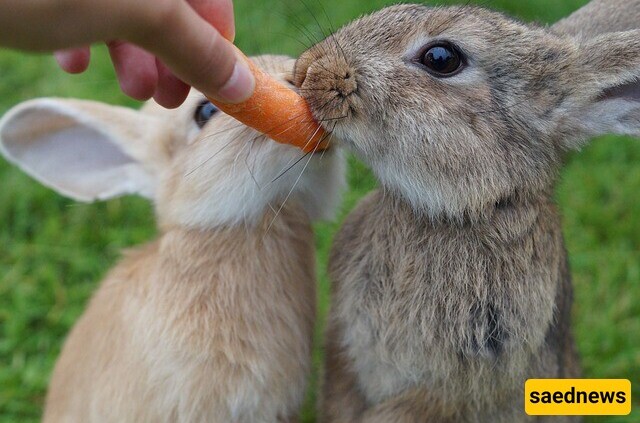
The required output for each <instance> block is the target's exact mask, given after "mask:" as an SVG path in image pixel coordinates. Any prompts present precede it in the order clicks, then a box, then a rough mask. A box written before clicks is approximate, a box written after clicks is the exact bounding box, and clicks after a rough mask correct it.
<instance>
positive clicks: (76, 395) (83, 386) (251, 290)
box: [0, 57, 344, 423]
mask: <svg viewBox="0 0 640 423" xmlns="http://www.w3.org/2000/svg"><path fill="white" fill-rule="evenodd" d="M258 62H259V63H260V64H261V65H262V66H263V67H264V68H265V69H266V70H267V71H269V72H270V73H272V74H273V75H275V76H276V77H277V78H279V79H280V80H281V81H283V82H284V81H285V80H284V78H285V77H286V75H287V74H290V70H291V69H292V67H293V60H292V59H288V58H284V57H262V58H260V59H259V60H258ZM284 83H286V82H284ZM0 137H1V140H2V149H3V152H4V154H5V155H6V157H7V158H9V160H11V161H13V162H15V163H17V164H18V165H19V166H21V167H22V168H23V169H24V170H25V171H26V172H27V173H29V174H31V175H32V176H34V177H35V178H36V179H38V180H39V181H41V182H42V183H44V184H46V185H49V186H51V187H52V188H54V189H56V190H57V191H59V192H61V193H63V194H65V195H68V196H70V197H72V198H75V199H78V200H94V199H101V200H102V199H106V198H111V197H114V196H118V195H123V194H129V193H137V194H141V195H144V196H146V197H149V198H150V199H152V200H153V201H154V203H155V206H156V210H157V217H158V220H159V226H160V231H161V234H160V236H159V238H158V239H157V240H156V241H154V242H152V243H150V244H148V245H146V246H144V247H141V248H137V249H135V250H133V251H130V252H128V253H127V254H126V256H125V258H124V259H123V260H122V262H121V263H119V264H118V265H117V266H116V267H115V268H114V269H113V270H112V271H111V272H110V273H109V275H108V276H107V277H106V279H105V280H104V281H103V282H102V284H101V286H100V288H99V290H98V291H97V293H96V294H95V295H94V297H93V298H92V300H91V302H90V304H89V306H88V308H87V310H86V312H85V313H84V315H83V316H82V317H81V318H80V320H79V321H78V322H77V324H76V325H75V327H74V328H73V330H72V332H71V334H70V335H69V337H68V339H67V341H66V343H65V345H64V348H63V351H62V354H61V356H60V358H59V360H58V362H57V364H56V367H55V371H54V373H53V377H52V380H51V385H50V389H49V393H48V397H47V401H46V410H45V415H44V421H45V422H47V423H53V422H82V423H88V422H118V423H123V422H135V423H142V422H154V423H156V422H171V423H175V422H189V423H195V422H207V423H212V422H213V423H215V422H220V423H247V422H251V423H252V422H256V423H258V422H260V423H275V422H294V421H297V417H296V416H297V414H298V411H299V407H300V405H301V402H302V399H303V396H304V392H305V382H306V379H307V376H308V373H309V370H310V358H311V357H310V354H311V341H312V330H313V324H314V318H315V262H314V260H315V258H314V239H313V234H312V230H311V226H310V219H311V218H317V217H325V216H328V215H329V214H330V212H331V210H332V209H333V208H334V205H336V203H337V201H338V193H339V191H340V189H341V187H342V185H343V173H344V172H343V170H344V169H343V168H344V165H343V161H342V159H341V156H340V154H339V152H338V151H337V150H335V149H334V150H329V151H326V152H325V153H324V154H323V155H322V156H321V155H320V154H318V155H311V156H309V158H305V159H304V160H302V161H300V162H299V163H297V164H295V165H294V163H296V162H297V161H299V159H300V158H301V157H302V155H303V153H302V152H300V151H298V150H297V149H295V148H293V147H289V146H285V145H281V144H276V143H274V142H273V141H270V140H268V139H266V138H265V137H263V136H261V135H259V134H257V133H256V132H254V131H253V130H250V129H248V128H246V127H244V126H242V125H240V124H238V123H237V122H236V121H234V120H233V119H232V118H230V117H228V116H225V115H223V114H222V113H220V112H217V110H216V109H215V107H213V106H212V105H211V103H209V102H208V101H206V100H205V98H204V97H203V96H202V95H199V94H192V95H191V96H190V98H189V100H188V101H187V102H186V103H185V104H184V105H183V106H182V107H180V108H179V109H177V110H171V111H169V110H164V109H162V108H160V107H159V106H157V105H156V104H154V103H151V104H148V105H146V106H145V107H144V108H143V109H142V110H141V111H134V110H130V109H125V108H121V107H112V106H107V105H104V104H99V103H95V102H88V101H79V100H59V99H41V100H35V101H29V102H26V103H24V104H21V105H19V106H17V107H16V108H14V109H13V110H11V111H10V112H9V113H8V114H7V115H6V117H5V118H4V119H3V120H2V123H1V125H0ZM303 168H304V173H303ZM287 169H288V171H287ZM285 201H286V204H285ZM70 230H73V229H72V228H71V229H70ZM95 230H100V228H95Z"/></svg>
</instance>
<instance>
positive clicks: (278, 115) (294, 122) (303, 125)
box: [209, 58, 327, 153]
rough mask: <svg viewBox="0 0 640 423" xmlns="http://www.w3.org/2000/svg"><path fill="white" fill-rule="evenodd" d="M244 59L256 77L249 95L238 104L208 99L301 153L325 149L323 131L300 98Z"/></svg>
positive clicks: (252, 126)
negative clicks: (254, 84)
mask: <svg viewBox="0 0 640 423" xmlns="http://www.w3.org/2000/svg"><path fill="white" fill-rule="evenodd" d="M245 60H246V61H247V63H249V68H250V69H251V72H252V73H253V75H254V77H255V80H256V87H255V91H254V93H253V95H252V96H251V97H249V99H248V100H246V101H244V102H243V103H240V104H227V103H223V102H220V101H219V100H215V99H212V98H210V99H209V100H211V102H212V103H213V104H215V105H216V106H217V107H218V108H219V109H220V110H222V111H223V112H224V113H226V114H228V115H230V116H232V117H234V118H235V119H237V120H238V121H240V122H242V123H244V124H245V125H247V126H249V127H251V128H253V129H256V130H258V131H260V132H262V133H263V134H265V135H267V136H268V137H269V138H271V139H273V140H274V141H277V142H279V143H282V144H289V145H293V146H296V147H298V148H300V149H302V150H303V151H304V152H305V153H308V152H310V151H318V150H323V149H326V148H327V143H326V141H325V139H326V137H327V136H326V132H325V131H324V130H323V129H322V127H321V126H320V125H319V124H318V123H317V122H316V121H315V120H314V118H313V115H312V114H311V110H310V109H309V106H308V105H307V103H306V102H305V101H304V99H303V98H302V97H301V96H300V95H299V94H298V93H296V92H295V91H293V90H292V89H290V88H288V87H285V86H284V85H283V84H281V83H280V82H278V81H276V80H275V79H274V78H273V77H271V76H270V75H268V74H267V73H265V72H264V71H263V70H261V69H260V68H258V67H257V66H256V65H255V64H254V63H253V62H252V61H251V60H249V59H248V58H245Z"/></svg>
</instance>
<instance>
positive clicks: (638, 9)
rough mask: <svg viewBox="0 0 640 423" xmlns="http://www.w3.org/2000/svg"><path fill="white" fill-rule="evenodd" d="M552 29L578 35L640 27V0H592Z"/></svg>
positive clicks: (591, 34)
mask: <svg viewBox="0 0 640 423" xmlns="http://www.w3.org/2000/svg"><path fill="white" fill-rule="evenodd" d="M551 28H552V30H553V31H555V32H557V33H561V34H564V35H571V36H576V37H595V36H597V35H599V34H605V33H607V32H620V31H629V30H632V29H638V28H640V0H592V1H591V2H589V3H588V4H587V5H586V6H584V7H582V8H581V9H579V10H577V11H576V12H574V13H573V14H572V15H570V16H568V17H566V18H564V19H562V20H561V21H559V22H558V23H556V24H555V25H553V26H552V27H551Z"/></svg>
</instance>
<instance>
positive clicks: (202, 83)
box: [130, 1, 255, 103]
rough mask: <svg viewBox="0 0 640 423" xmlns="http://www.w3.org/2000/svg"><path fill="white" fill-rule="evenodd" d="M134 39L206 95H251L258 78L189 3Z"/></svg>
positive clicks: (235, 98) (232, 99)
mask: <svg viewBox="0 0 640 423" xmlns="http://www.w3.org/2000/svg"><path fill="white" fill-rule="evenodd" d="M174 5H175V7H174V8H173V9H172V10H171V13H167V14H165V16H163V18H162V19H158V20H156V22H155V23H154V24H152V25H151V27H150V28H148V30H146V31H144V32H141V33H138V34H134V35H133V36H132V37H130V38H131V39H130V41H132V42H134V43H136V44H138V45H140V46H141V47H143V48H144V49H146V50H148V51H150V52H152V53H153V54H155V55H156V56H157V57H159V58H160V59H161V60H162V62H163V63H164V64H165V65H166V66H167V67H168V68H169V69H171V71H172V72H173V73H174V74H175V75H176V76H178V77H179V78H180V79H181V80H183V81H184V82H186V83H187V84H189V85H191V86H193V87H194V88H196V89H198V90H200V91H201V92H202V93H203V94H205V95H207V96H209V97H213V98H215V99H219V100H222V101H225V102H229V103H240V102H242V101H244V100H246V99H247V98H249V97H250V96H251V94H252V93H253V89H254V87H255V80H254V77H253V75H252V73H251V71H250V70H249V67H248V65H247V63H246V62H245V60H244V59H242V58H240V57H239V55H238V54H237V53H236V48H235V47H234V46H233V44H231V43H230V42H229V41H227V40H226V39H225V38H224V37H223V36H222V35H221V34H220V33H219V32H218V31H217V30H216V29H215V28H214V27H213V26H211V25H210V24H209V23H208V22H207V21H205V20H204V19H203V18H202V17H201V16H200V15H199V14H198V13H197V12H196V11H195V10H194V9H193V8H192V7H191V6H190V5H189V4H188V3H187V2H184V1H177V2H174Z"/></svg>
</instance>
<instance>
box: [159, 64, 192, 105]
mask: <svg viewBox="0 0 640 423" xmlns="http://www.w3.org/2000/svg"><path fill="white" fill-rule="evenodd" d="M156 65H157V68H158V87H157V88H156V92H155V94H154V95H153V99H154V100H155V101H156V103H158V104H159V105H161V106H163V107H166V108H167V109H174V108H176V107H178V106H180V105H181V104H182V103H184V100H185V99H186V98H187V96H188V95H189V90H190V87H189V86H188V85H187V84H185V83H184V82H182V81H181V80H180V79H178V78H177V77H176V76H175V75H174V74H173V73H172V72H171V71H170V70H169V69H168V68H167V67H166V66H165V65H164V64H163V63H162V62H161V61H160V60H156Z"/></svg>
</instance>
